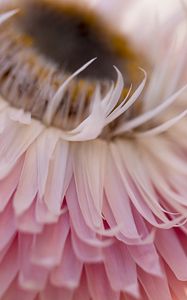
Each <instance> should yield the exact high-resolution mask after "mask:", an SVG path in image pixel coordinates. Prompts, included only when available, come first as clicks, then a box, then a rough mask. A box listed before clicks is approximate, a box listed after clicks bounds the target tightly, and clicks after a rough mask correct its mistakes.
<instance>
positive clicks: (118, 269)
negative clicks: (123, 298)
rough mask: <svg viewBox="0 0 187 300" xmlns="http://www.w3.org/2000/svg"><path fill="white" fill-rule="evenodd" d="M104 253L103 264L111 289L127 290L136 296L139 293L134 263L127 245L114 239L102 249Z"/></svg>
mask: <svg viewBox="0 0 187 300" xmlns="http://www.w3.org/2000/svg"><path fill="white" fill-rule="evenodd" d="M104 254H105V260H104V265H105V268H106V273H107V276H108V278H109V281H110V285H111V287H112V289H113V290H114V291H123V292H127V293H129V294H131V295H133V296H134V297H137V298H138V297H139V295H140V294H139V287H138V281H137V272H136V264H135V263H134V261H133V259H132V257H131V256H130V254H129V252H128V250H127V247H126V246H125V245H124V244H122V243H120V242H117V241H116V242H114V243H113V244H112V245H111V246H109V247H106V248H105V249H104Z"/></svg>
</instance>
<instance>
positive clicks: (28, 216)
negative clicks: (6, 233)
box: [16, 201, 43, 233]
mask: <svg viewBox="0 0 187 300" xmlns="http://www.w3.org/2000/svg"><path fill="white" fill-rule="evenodd" d="M35 206H36V201H34V202H33V203H32V204H31V206H30V207H29V209H28V210H27V211H25V212H24V213H23V214H22V215H19V216H18V217H17V219H16V223H17V229H18V230H19V231H21V232H27V233H40V232H42V230H43V225H42V224H40V223H38V222H37V221H36V214H35Z"/></svg>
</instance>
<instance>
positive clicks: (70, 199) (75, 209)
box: [66, 180, 102, 246]
mask: <svg viewBox="0 0 187 300" xmlns="http://www.w3.org/2000/svg"><path fill="white" fill-rule="evenodd" d="M66 202H67V206H68V209H69V214H70V220H71V223H72V226H73V229H74V231H75V232H76V234H77V236H78V237H79V239H80V240H82V241H83V242H84V243H87V244H89V245H95V246H97V245H98V246H99V245H100V246H101V245H102V242H101V241H100V240H98V239H97V237H96V233H95V232H94V231H92V230H91V229H90V228H89V227H88V226H87V225H86V223H85V220H84V218H83V216H82V212H81V210H80V206H79V202H78V198H77V192H76V187H75V182H74V180H72V182H71V183H70V185H69V187H68V190H67V192H66Z"/></svg>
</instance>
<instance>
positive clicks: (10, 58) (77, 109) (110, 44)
mask: <svg viewBox="0 0 187 300" xmlns="http://www.w3.org/2000/svg"><path fill="white" fill-rule="evenodd" d="M17 8H18V9H19V13H18V14H16V15H15V16H14V17H12V18H11V19H10V20H9V21H8V22H6V23H5V24H3V25H1V31H0V45H1V46H0V93H1V95H2V96H3V97H4V98H5V99H6V101H8V102H9V103H10V104H11V105H12V106H14V107H16V108H22V109H24V110H25V111H29V112H30V113H31V115H32V117H34V118H37V119H39V120H41V121H42V122H44V123H45V120H46V118H45V115H46V111H47V109H48V107H49V105H50V103H51V101H52V100H53V99H54V97H55V95H56V93H57V92H58V90H59V88H60V87H61V86H62V85H63V83H64V82H65V81H66V80H67V79H68V77H69V76H71V75H72V73H74V72H75V71H76V70H77V69H79V68H80V67H82V65H84V64H85V63H87V62H88V61H89V60H91V59H93V58H95V57H97V60H96V61H95V62H94V63H93V64H91V65H90V66H89V67H88V68H86V69H85V70H84V71H83V72H81V73H80V74H79V75H78V77H76V78H74V79H73V80H71V82H70V83H69V84H68V85H67V87H66V89H65V90H64V92H63V93H62V94H61V99H60V101H58V106H57V107H56V109H55V112H54V113H53V116H52V118H50V121H49V122H48V124H47V125H52V126H55V127H59V128H61V129H66V130H67V129H68V130H69V129H72V128H74V127H75V126H77V125H78V124H79V123H80V122H81V121H82V120H83V119H84V118H86V116H87V115H88V111H89V108H90V105H91V103H92V101H93V98H94V92H95V90H96V87H97V86H98V85H99V87H100V91H101V95H102V96H103V97H104V96H105V95H106V93H107V92H108V90H109V88H110V86H111V82H112V81H114V80H115V78H116V73H115V71H114V68H113V65H115V66H116V67H117V68H118V69H119V70H120V71H121V73H122V74H123V75H124V78H125V87H124V92H123V97H124V95H125V94H126V93H127V90H128V89H129V87H130V84H131V83H135V84H136V83H138V81H139V74H140V72H139V71H138V66H139V58H138V55H136V54H135V53H134V51H133V50H132V49H131V47H130V46H129V43H128V42H127V41H126V40H125V39H124V37H122V36H121V35H119V34H118V33H116V32H115V31H114V30H113V29H112V28H111V26H109V24H105V23H104V22H103V21H102V20H101V18H100V17H99V16H96V15H95V13H94V12H93V11H90V10H89V9H85V8H83V7H82V6H78V5H72V4H67V3H63V1H59V2H58V1H52V0H40V1H39V0H29V1H26V3H24V1H18V7H17ZM119 101H120V99H119Z"/></svg>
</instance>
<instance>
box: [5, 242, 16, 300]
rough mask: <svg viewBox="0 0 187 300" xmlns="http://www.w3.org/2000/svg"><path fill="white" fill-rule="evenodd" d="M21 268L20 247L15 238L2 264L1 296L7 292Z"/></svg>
mask: <svg viewBox="0 0 187 300" xmlns="http://www.w3.org/2000/svg"><path fill="white" fill-rule="evenodd" d="M18 269H19V264H18V248H17V241H16V240H15V241H14V242H13V243H12V245H11V247H10V249H9V250H8V252H7V254H6V256H5V257H4V259H3V261H2V262H1V264H0V297H2V296H3V294H4V293H5V292H6V290H7V289H8V287H9V286H10V284H11V283H12V281H13V280H14V278H15V277H16V274H17V272H18Z"/></svg>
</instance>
